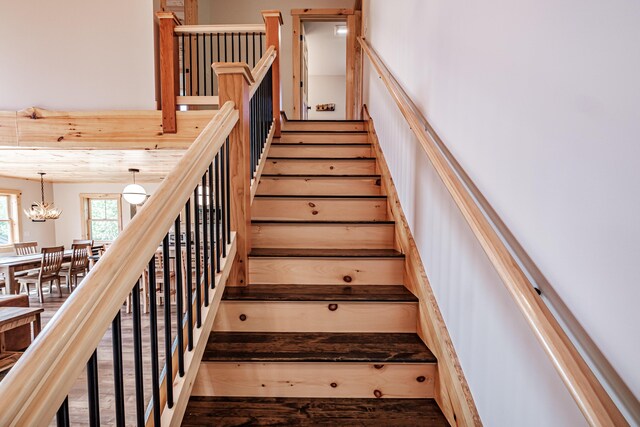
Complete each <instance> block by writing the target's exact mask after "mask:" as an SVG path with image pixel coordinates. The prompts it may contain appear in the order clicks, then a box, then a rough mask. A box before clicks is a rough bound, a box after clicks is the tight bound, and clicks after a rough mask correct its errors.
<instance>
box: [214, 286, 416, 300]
mask: <svg viewBox="0 0 640 427" xmlns="http://www.w3.org/2000/svg"><path fill="white" fill-rule="evenodd" d="M222 299H223V300H225V301H337V302H346V301H353V302H417V301H418V298H416V297H415V295H413V294H412V293H411V292H409V290H408V289H407V288H405V287H404V286H403V285H370V286H367V285H358V286H344V285H249V286H234V287H227V288H226V289H225V291H224V295H223V296H222Z"/></svg>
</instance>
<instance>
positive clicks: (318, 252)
mask: <svg viewBox="0 0 640 427" xmlns="http://www.w3.org/2000/svg"><path fill="white" fill-rule="evenodd" d="M249 256H250V257H288V258H289V257H301V258H305V257H312V258H323V257H327V258H365V257H371V258H404V254H402V253H401V252H398V251H396V250H394V249H289V248H284V249H283V248H253V249H252V250H251V253H250V254H249Z"/></svg>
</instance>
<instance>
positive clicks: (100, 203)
mask: <svg viewBox="0 0 640 427" xmlns="http://www.w3.org/2000/svg"><path fill="white" fill-rule="evenodd" d="M81 197H82V199H83V202H84V203H83V205H84V215H85V216H84V217H85V224H86V225H85V232H84V234H85V236H86V237H87V238H88V239H92V240H95V241H102V242H104V241H109V242H110V241H113V240H115V239H116V238H117V237H118V234H120V230H122V210H121V206H120V195H119V194H99V195H92V194H87V195H81Z"/></svg>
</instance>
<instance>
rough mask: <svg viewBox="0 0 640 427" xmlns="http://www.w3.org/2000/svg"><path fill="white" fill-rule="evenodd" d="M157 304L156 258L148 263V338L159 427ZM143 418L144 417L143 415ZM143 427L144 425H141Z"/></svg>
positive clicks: (154, 415)
mask: <svg viewBox="0 0 640 427" xmlns="http://www.w3.org/2000/svg"><path fill="white" fill-rule="evenodd" d="M157 305H158V303H157V300H156V256H155V255H154V256H153V257H152V258H151V261H149V334H150V336H149V338H150V344H151V392H152V397H153V425H154V426H159V425H160V411H161V410H162V408H161V407H160V377H159V375H158V369H159V355H158V307H157ZM143 416H144V415H143ZM143 425H144V424H143Z"/></svg>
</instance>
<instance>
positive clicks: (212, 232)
mask: <svg viewBox="0 0 640 427" xmlns="http://www.w3.org/2000/svg"><path fill="white" fill-rule="evenodd" d="M213 181H214V179H213V163H209V195H208V198H209V241H210V242H211V243H210V245H209V259H210V260H211V289H214V288H215V287H216V275H215V273H214V271H216V270H215V269H216V268H218V270H217V271H220V268H219V267H220V266H219V265H218V264H219V263H220V260H219V259H218V260H216V252H217V248H218V245H219V243H220V240H219V239H217V235H218V233H217V230H216V229H217V228H218V223H217V222H216V209H217V207H218V205H214V204H213ZM215 181H216V185H217V183H218V175H216V179H215Z"/></svg>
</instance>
